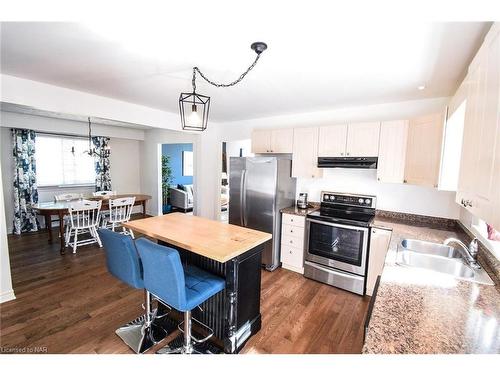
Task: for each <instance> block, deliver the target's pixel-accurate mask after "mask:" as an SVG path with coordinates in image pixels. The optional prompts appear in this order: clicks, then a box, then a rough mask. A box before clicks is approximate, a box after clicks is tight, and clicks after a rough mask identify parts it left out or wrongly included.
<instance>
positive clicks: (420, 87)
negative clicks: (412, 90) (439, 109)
mask: <svg viewBox="0 0 500 375" xmlns="http://www.w3.org/2000/svg"><path fill="white" fill-rule="evenodd" d="M417 89H419V90H420V91H422V90H425V85H420V86H418V87H417Z"/></svg>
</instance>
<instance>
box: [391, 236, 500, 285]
mask: <svg viewBox="0 0 500 375" xmlns="http://www.w3.org/2000/svg"><path fill="white" fill-rule="evenodd" d="M396 263H397V264H399V265H402V266H409V267H418V268H425V269H428V270H432V271H436V272H440V273H444V274H447V275H451V276H453V277H455V278H457V279H461V280H467V281H471V282H476V283H480V284H488V285H494V283H493V281H492V280H491V278H490V277H489V276H488V274H487V273H486V271H485V270H484V269H482V268H479V269H473V268H471V267H469V266H468V265H467V264H466V262H465V260H464V259H463V258H462V255H461V254H460V252H459V251H458V250H457V249H455V248H454V247H452V246H448V245H443V244H439V243H433V242H426V241H419V240H411V239H404V240H402V241H401V242H400V243H399V245H398V253H397V260H396Z"/></svg>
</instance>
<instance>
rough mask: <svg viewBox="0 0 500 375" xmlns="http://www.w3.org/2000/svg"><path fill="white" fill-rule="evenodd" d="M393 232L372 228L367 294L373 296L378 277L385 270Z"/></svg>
mask: <svg viewBox="0 0 500 375" xmlns="http://www.w3.org/2000/svg"><path fill="white" fill-rule="evenodd" d="M391 235H392V231H391V230H388V229H382V228H371V232H370V255H369V257H368V272H367V276H366V294H367V295H369V296H371V295H372V293H373V289H374V287H375V282H376V281H377V277H378V276H379V275H381V274H382V270H383V269H384V263H385V256H386V255H387V251H388V250H389V243H390V241H391Z"/></svg>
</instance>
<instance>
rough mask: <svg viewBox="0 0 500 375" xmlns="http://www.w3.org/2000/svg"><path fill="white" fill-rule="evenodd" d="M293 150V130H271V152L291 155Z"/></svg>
mask: <svg viewBox="0 0 500 375" xmlns="http://www.w3.org/2000/svg"><path fill="white" fill-rule="evenodd" d="M292 150H293V129H275V130H271V152H272V153H277V154H291V153H292Z"/></svg>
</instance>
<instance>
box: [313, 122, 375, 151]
mask: <svg viewBox="0 0 500 375" xmlns="http://www.w3.org/2000/svg"><path fill="white" fill-rule="evenodd" d="M379 135H380V122H362V123H353V124H340V125H331V126H322V127H320V128H319V142H318V156H325V157H328V156H329V157H354V156H365V157H369V156H372V157H375V156H377V155H378V151H379V150H378V147H379Z"/></svg>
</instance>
